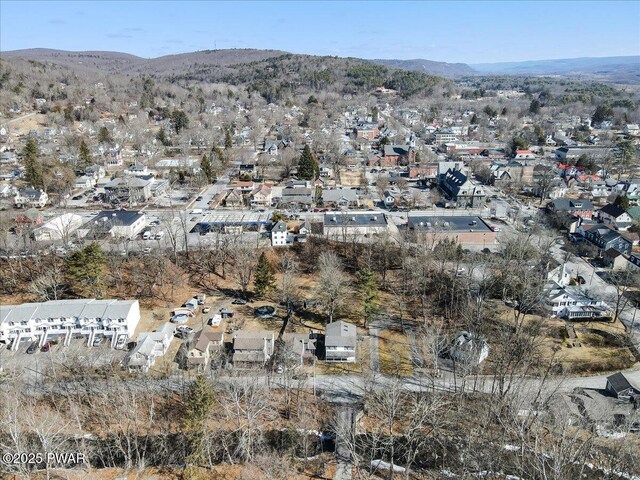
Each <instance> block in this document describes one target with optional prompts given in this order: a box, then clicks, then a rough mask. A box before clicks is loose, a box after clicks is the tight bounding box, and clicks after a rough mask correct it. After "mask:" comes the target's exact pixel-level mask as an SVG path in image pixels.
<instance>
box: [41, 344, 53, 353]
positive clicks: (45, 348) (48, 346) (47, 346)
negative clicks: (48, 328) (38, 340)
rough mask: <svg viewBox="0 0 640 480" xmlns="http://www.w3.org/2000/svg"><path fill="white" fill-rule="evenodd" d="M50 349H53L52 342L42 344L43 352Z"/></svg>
mask: <svg viewBox="0 0 640 480" xmlns="http://www.w3.org/2000/svg"><path fill="white" fill-rule="evenodd" d="M49 350H51V343H50V342H47V343H45V344H44V345H42V347H40V351H41V352H48V351H49Z"/></svg>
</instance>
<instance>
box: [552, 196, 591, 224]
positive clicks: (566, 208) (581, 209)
mask: <svg viewBox="0 0 640 480" xmlns="http://www.w3.org/2000/svg"><path fill="white" fill-rule="evenodd" d="M547 211H548V212H550V213H570V214H571V215H575V216H577V217H581V218H589V219H590V218H592V217H593V204H592V203H591V200H587V199H586V198H578V199H573V198H566V197H561V198H556V199H555V200H553V201H551V202H549V203H548V204H547Z"/></svg>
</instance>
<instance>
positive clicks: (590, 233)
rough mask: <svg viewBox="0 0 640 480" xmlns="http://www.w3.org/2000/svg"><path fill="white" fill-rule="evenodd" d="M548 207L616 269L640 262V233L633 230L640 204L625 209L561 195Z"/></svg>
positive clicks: (572, 233)
mask: <svg viewBox="0 0 640 480" xmlns="http://www.w3.org/2000/svg"><path fill="white" fill-rule="evenodd" d="M546 209H547V211H548V212H549V213H550V214H553V215H555V216H556V220H557V222H558V223H559V225H561V226H563V227H565V228H566V229H567V230H568V232H569V234H570V236H569V238H570V239H571V240H572V241H574V242H583V241H584V242H588V243H590V244H591V245H593V246H594V247H595V248H596V249H597V252H598V256H599V257H600V258H602V259H603V261H604V263H605V265H607V266H609V267H611V268H612V269H614V270H626V269H635V268H638V267H639V266H640V254H638V253H636V252H634V250H637V247H638V246H639V245H640V236H639V235H638V233H634V232H631V231H629V230H630V228H631V226H632V225H633V224H634V222H638V221H639V220H640V207H637V206H635V207H630V208H628V209H627V210H625V209H623V208H622V207H621V206H620V205H619V204H616V203H608V204H606V205H604V206H603V207H601V208H597V207H596V206H594V204H593V203H592V202H591V201H590V200H588V199H580V198H578V199H575V198H566V197H562V198H557V199H555V200H552V201H551V202H549V203H548V204H547V207H546Z"/></svg>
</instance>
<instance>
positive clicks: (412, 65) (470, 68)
mask: <svg viewBox="0 0 640 480" xmlns="http://www.w3.org/2000/svg"><path fill="white" fill-rule="evenodd" d="M371 62H374V63H379V64H381V65H385V66H388V67H393V68H400V69H403V70H414V71H419V72H425V73H430V74H432V75H440V76H442V77H447V78H456V77H462V76H471V75H566V76H588V77H595V78H599V79H603V80H611V81H632V82H635V83H638V82H640V56H627V57H584V58H565V59H559V60H531V61H524V62H501V63H478V64H471V65H467V64H466V63H445V62H434V61H431V60H423V59H415V60H371Z"/></svg>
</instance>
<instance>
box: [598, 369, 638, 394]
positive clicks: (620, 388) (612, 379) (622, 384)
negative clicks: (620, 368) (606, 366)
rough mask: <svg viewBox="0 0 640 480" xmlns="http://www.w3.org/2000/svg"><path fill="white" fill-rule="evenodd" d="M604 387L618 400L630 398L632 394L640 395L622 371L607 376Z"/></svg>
mask: <svg viewBox="0 0 640 480" xmlns="http://www.w3.org/2000/svg"><path fill="white" fill-rule="evenodd" d="M606 389H607V391H608V392H609V393H611V394H612V395H613V396H614V397H616V398H617V399H618V400H630V399H631V398H632V397H633V396H635V395H640V390H638V389H637V388H635V387H634V386H633V385H631V384H630V383H629V380H627V377H625V376H624V374H623V373H622V372H618V373H614V374H613V375H610V376H608V377H607V387H606Z"/></svg>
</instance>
